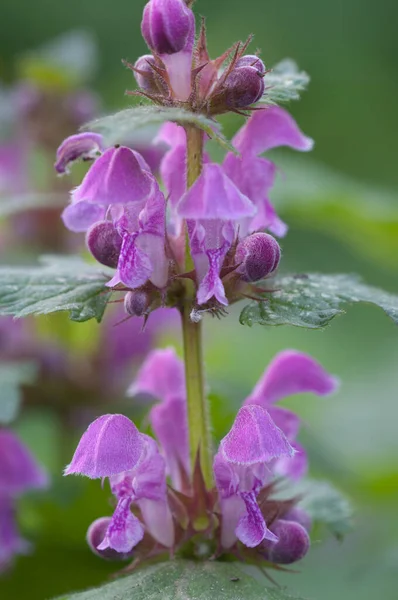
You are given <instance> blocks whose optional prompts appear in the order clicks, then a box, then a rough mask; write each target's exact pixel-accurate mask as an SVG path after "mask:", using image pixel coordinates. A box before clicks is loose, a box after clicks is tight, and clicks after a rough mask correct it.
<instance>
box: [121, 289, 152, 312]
mask: <svg viewBox="0 0 398 600" xmlns="http://www.w3.org/2000/svg"><path fill="white" fill-rule="evenodd" d="M150 303H151V299H150V297H149V296H148V294H147V293H146V292H127V294H126V295H125V297H124V310H125V311H126V313H127V314H128V315H131V316H132V317H142V316H143V315H144V314H145V313H146V311H147V310H148V308H149V305H150Z"/></svg>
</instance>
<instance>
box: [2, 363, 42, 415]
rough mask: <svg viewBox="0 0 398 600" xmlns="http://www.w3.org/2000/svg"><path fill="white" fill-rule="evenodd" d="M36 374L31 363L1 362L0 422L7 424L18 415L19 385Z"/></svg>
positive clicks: (29, 380) (28, 380)
mask: <svg viewBox="0 0 398 600" xmlns="http://www.w3.org/2000/svg"><path fill="white" fill-rule="evenodd" d="M35 374H36V368H35V365H34V364H32V363H26V362H21V363H10V364H6V363H2V364H1V365H0V424H2V425H8V424H9V423H11V422H12V421H13V420H14V419H15V418H16V417H17V415H18V411H19V406H20V403H21V390H20V386H21V385H22V384H23V383H30V382H31V381H32V380H33V378H34V377H35Z"/></svg>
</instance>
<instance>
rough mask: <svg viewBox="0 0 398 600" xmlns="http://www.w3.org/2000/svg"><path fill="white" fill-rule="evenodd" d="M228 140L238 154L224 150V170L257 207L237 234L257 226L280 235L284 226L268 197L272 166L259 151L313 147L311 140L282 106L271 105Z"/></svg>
mask: <svg viewBox="0 0 398 600" xmlns="http://www.w3.org/2000/svg"><path fill="white" fill-rule="evenodd" d="M232 143H233V144H234V146H235V148H236V149H237V150H238V151H239V153H240V156H235V155H234V154H232V153H228V154H227V156H226V157H225V160H224V162H223V168H224V171H225V173H226V174H227V175H228V176H229V177H230V179H231V180H232V181H233V182H234V183H235V184H236V185H237V186H238V187H239V189H240V190H241V191H242V193H243V194H245V195H246V196H247V197H248V198H250V200H251V201H252V202H253V203H254V205H255V206H256V207H257V213H256V215H255V216H254V217H253V218H250V219H246V220H245V221H244V222H243V223H242V224H241V230H240V233H241V236H243V237H244V236H245V235H247V233H251V232H254V231H258V230H260V229H269V230H270V231H271V232H272V233H274V234H275V235H277V236H280V237H281V236H284V235H285V234H286V231H287V226H286V225H285V223H283V222H282V221H281V220H280V219H279V217H278V215H277V214H276V212H275V209H274V207H273V206H272V204H271V202H270V200H269V197H268V196H269V192H270V190H271V188H272V186H273V185H274V179H275V174H276V167H275V165H274V164H273V163H272V162H271V161H270V160H268V159H265V158H260V157H259V155H260V154H262V153H263V152H267V151H268V150H271V149H272V148H276V147H278V146H289V147H290V148H294V149H295V150H301V151H302V152H306V151H309V150H311V149H312V148H313V141H312V140H311V139H310V138H308V137H306V136H305V135H304V134H303V133H302V132H301V131H300V129H299V128H298V126H297V124H296V123H295V121H294V119H293V118H292V117H291V116H290V115H289V113H288V112H287V111H286V110H284V109H282V108H279V107H277V106H273V107H270V108H267V109H264V110H260V111H257V112H255V113H254V114H253V115H252V116H251V117H250V119H248V121H247V122H246V124H245V125H244V126H243V127H242V128H241V129H240V131H238V133H237V134H236V136H235V138H234V139H233V140H232Z"/></svg>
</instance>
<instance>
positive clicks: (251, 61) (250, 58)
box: [235, 54, 267, 75]
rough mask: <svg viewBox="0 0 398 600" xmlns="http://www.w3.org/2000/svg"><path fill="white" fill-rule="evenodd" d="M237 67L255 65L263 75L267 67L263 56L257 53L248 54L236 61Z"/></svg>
mask: <svg viewBox="0 0 398 600" xmlns="http://www.w3.org/2000/svg"><path fill="white" fill-rule="evenodd" d="M237 67H254V68H255V69H256V70H257V71H258V72H259V73H261V75H265V72H266V70H267V69H266V67H265V64H264V63H263V61H262V60H261V58H259V57H258V56H256V55H255V54H246V56H242V58H239V60H237V61H236V64H235V68H237Z"/></svg>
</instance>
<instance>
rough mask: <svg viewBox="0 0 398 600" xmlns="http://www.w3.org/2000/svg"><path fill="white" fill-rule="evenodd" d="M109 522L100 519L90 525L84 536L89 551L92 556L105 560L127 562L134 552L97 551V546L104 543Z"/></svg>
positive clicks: (106, 518) (103, 518) (108, 520)
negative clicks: (92, 553)
mask: <svg viewBox="0 0 398 600" xmlns="http://www.w3.org/2000/svg"><path fill="white" fill-rule="evenodd" d="M110 522H111V518H110V517H101V518H100V519H97V520H96V521H94V522H93V523H91V525H90V527H89V528H88V531H87V535H86V540H87V543H88V545H89V547H90V549H91V550H92V552H94V554H96V555H97V556H100V557H101V558H104V559H105V560H127V559H129V558H131V557H132V556H133V554H134V551H132V552H128V553H120V552H116V550H113V549H112V548H106V550H98V546H99V545H100V544H101V543H102V542H103V541H104V538H105V535H106V532H107V530H108V527H109V524H110Z"/></svg>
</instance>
